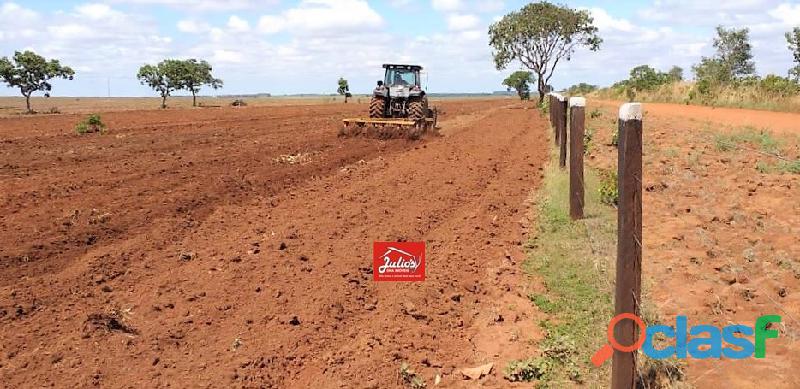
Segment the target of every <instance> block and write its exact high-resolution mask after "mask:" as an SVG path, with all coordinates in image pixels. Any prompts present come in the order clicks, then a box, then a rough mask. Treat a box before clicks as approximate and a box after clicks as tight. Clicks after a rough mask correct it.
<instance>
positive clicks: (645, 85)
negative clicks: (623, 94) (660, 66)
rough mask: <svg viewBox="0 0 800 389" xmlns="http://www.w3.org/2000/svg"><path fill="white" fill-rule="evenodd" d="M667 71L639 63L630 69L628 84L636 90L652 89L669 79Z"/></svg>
mask: <svg viewBox="0 0 800 389" xmlns="http://www.w3.org/2000/svg"><path fill="white" fill-rule="evenodd" d="M671 80H672V79H671V76H670V75H669V74H668V73H662V72H660V71H658V70H656V69H653V68H651V67H650V66H648V65H640V66H637V67H635V68H633V69H631V77H630V78H629V79H628V86H630V87H632V88H633V89H635V90H636V91H644V90H652V89H655V88H656V87H658V86H661V85H664V84H667V83H669V82H670V81H671Z"/></svg>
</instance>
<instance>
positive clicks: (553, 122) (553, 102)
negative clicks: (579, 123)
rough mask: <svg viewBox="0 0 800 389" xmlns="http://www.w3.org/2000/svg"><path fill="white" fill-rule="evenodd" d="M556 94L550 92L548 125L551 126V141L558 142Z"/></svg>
mask: <svg viewBox="0 0 800 389" xmlns="http://www.w3.org/2000/svg"><path fill="white" fill-rule="evenodd" d="M557 118H558V95H556V94H555V93H551V94H550V125H551V126H552V127H553V142H555V144H558V119H557Z"/></svg>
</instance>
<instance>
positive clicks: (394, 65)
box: [383, 63, 422, 70]
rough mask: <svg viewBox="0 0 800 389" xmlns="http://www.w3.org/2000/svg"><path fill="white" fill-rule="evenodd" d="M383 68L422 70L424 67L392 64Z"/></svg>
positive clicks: (387, 64)
mask: <svg viewBox="0 0 800 389" xmlns="http://www.w3.org/2000/svg"><path fill="white" fill-rule="evenodd" d="M383 68H384V69H409V70H422V66H419V65H401V64H391V63H385V64H383Z"/></svg>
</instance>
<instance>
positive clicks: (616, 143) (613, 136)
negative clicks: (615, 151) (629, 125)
mask: <svg viewBox="0 0 800 389" xmlns="http://www.w3.org/2000/svg"><path fill="white" fill-rule="evenodd" d="M611 145H612V146H614V147H617V146H619V126H617V125H615V126H614V132H612V133H611Z"/></svg>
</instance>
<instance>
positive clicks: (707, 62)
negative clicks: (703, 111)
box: [692, 57, 731, 93]
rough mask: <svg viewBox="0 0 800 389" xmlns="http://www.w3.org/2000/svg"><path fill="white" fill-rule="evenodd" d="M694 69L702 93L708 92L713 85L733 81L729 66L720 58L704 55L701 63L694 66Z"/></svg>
mask: <svg viewBox="0 0 800 389" xmlns="http://www.w3.org/2000/svg"><path fill="white" fill-rule="evenodd" d="M692 71H693V72H694V78H695V79H696V80H697V86H698V88H699V89H700V92H701V93H707V92H708V91H709V90H710V88H711V87H712V86H715V85H720V84H727V83H730V81H731V78H730V73H729V72H728V68H727V67H726V66H725V64H724V63H723V62H722V60H720V59H718V58H708V57H703V58H702V59H701V60H700V63H699V64H696V65H694V66H692Z"/></svg>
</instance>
